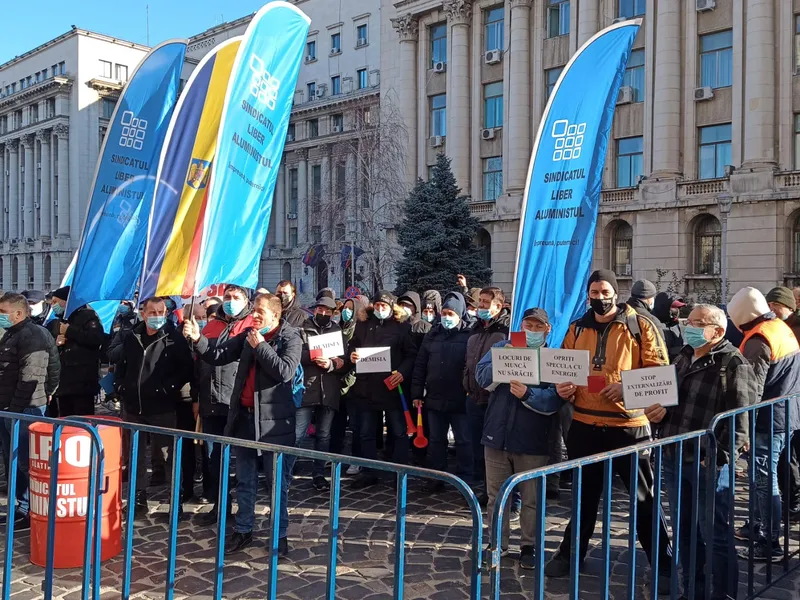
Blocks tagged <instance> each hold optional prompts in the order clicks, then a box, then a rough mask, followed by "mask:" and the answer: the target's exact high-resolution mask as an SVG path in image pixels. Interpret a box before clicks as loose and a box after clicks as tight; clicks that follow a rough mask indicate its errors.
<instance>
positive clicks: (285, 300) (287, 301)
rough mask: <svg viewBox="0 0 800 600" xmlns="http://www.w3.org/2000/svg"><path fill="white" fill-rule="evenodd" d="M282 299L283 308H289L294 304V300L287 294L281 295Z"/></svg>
mask: <svg viewBox="0 0 800 600" xmlns="http://www.w3.org/2000/svg"><path fill="white" fill-rule="evenodd" d="M280 299H281V307H282V308H286V307H287V306H289V305H290V304H291V303H292V298H290V297H289V296H287V295H286V294H281V296H280Z"/></svg>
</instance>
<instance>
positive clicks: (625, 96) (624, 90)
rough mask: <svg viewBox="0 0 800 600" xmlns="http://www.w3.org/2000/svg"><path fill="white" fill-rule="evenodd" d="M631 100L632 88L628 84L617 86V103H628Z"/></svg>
mask: <svg viewBox="0 0 800 600" xmlns="http://www.w3.org/2000/svg"><path fill="white" fill-rule="evenodd" d="M631 102H633V88H632V87H630V86H629V85H623V86H622V87H621V88H619V95H618V96H617V104H630V103H631Z"/></svg>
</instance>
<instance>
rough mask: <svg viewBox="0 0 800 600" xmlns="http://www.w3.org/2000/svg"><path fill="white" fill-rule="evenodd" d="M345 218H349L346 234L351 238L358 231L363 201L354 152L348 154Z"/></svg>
mask: <svg viewBox="0 0 800 600" xmlns="http://www.w3.org/2000/svg"><path fill="white" fill-rule="evenodd" d="M345 180H346V181H345V186H344V193H345V202H346V204H345V218H346V219H347V230H346V235H347V236H348V237H350V238H352V236H353V235H354V234H355V232H356V215H358V206H359V203H360V202H361V190H360V188H359V185H358V173H357V171H356V155H355V154H353V153H352V152H351V153H350V154H348V155H347V163H346V164H345Z"/></svg>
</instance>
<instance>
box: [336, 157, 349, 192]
mask: <svg viewBox="0 0 800 600" xmlns="http://www.w3.org/2000/svg"><path fill="white" fill-rule="evenodd" d="M346 184H347V167H346V166H345V165H344V164H342V163H340V164H338V165H336V197H337V198H338V199H339V200H343V199H344V196H345V190H346Z"/></svg>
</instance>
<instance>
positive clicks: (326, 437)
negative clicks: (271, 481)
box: [295, 295, 344, 490]
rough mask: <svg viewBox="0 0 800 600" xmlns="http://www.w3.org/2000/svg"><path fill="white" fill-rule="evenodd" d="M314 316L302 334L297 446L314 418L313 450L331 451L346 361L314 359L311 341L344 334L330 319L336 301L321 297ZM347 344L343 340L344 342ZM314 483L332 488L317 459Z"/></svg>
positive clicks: (319, 486)
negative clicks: (301, 379) (332, 430)
mask: <svg viewBox="0 0 800 600" xmlns="http://www.w3.org/2000/svg"><path fill="white" fill-rule="evenodd" d="M313 309H314V315H313V316H312V317H310V318H308V319H306V321H305V323H303V328H302V329H301V330H300V334H301V336H302V339H303V354H302V359H301V364H302V365H303V376H304V380H303V383H304V385H305V393H304V394H303V403H302V405H301V407H300V408H299V409H298V410H297V416H296V419H297V424H296V426H295V438H296V441H295V443H296V445H297V446H298V447H299V446H300V445H301V444H302V443H303V441H304V440H305V438H306V433H307V432H308V426H309V425H310V424H311V422H312V419H313V422H314V424H315V425H316V434H315V436H314V450H318V451H319V452H328V451H329V450H330V442H331V429H332V427H333V419H334V416H335V414H336V411H338V410H339V401H340V398H341V393H342V384H341V373H342V371H343V369H344V360H343V359H342V358H341V357H338V356H337V357H334V358H322V357H318V358H312V353H311V351H310V349H309V341H310V340H312V339H313V338H314V337H316V336H318V335H327V334H331V333H341V331H342V330H341V329H340V328H339V326H338V325H337V324H335V323H334V322H333V321H332V320H331V317H332V316H333V311H334V310H336V302H334V301H333V299H332V298H330V297H328V296H324V295H322V296H319V297H318V298H317V301H316V303H315V305H314V307H313ZM342 343H344V339H343V340H342ZM312 483H313V485H314V487H315V488H316V489H318V490H328V489H330V485H329V484H328V481H327V480H326V479H325V461H323V460H315V461H314V466H313V470H312Z"/></svg>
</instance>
